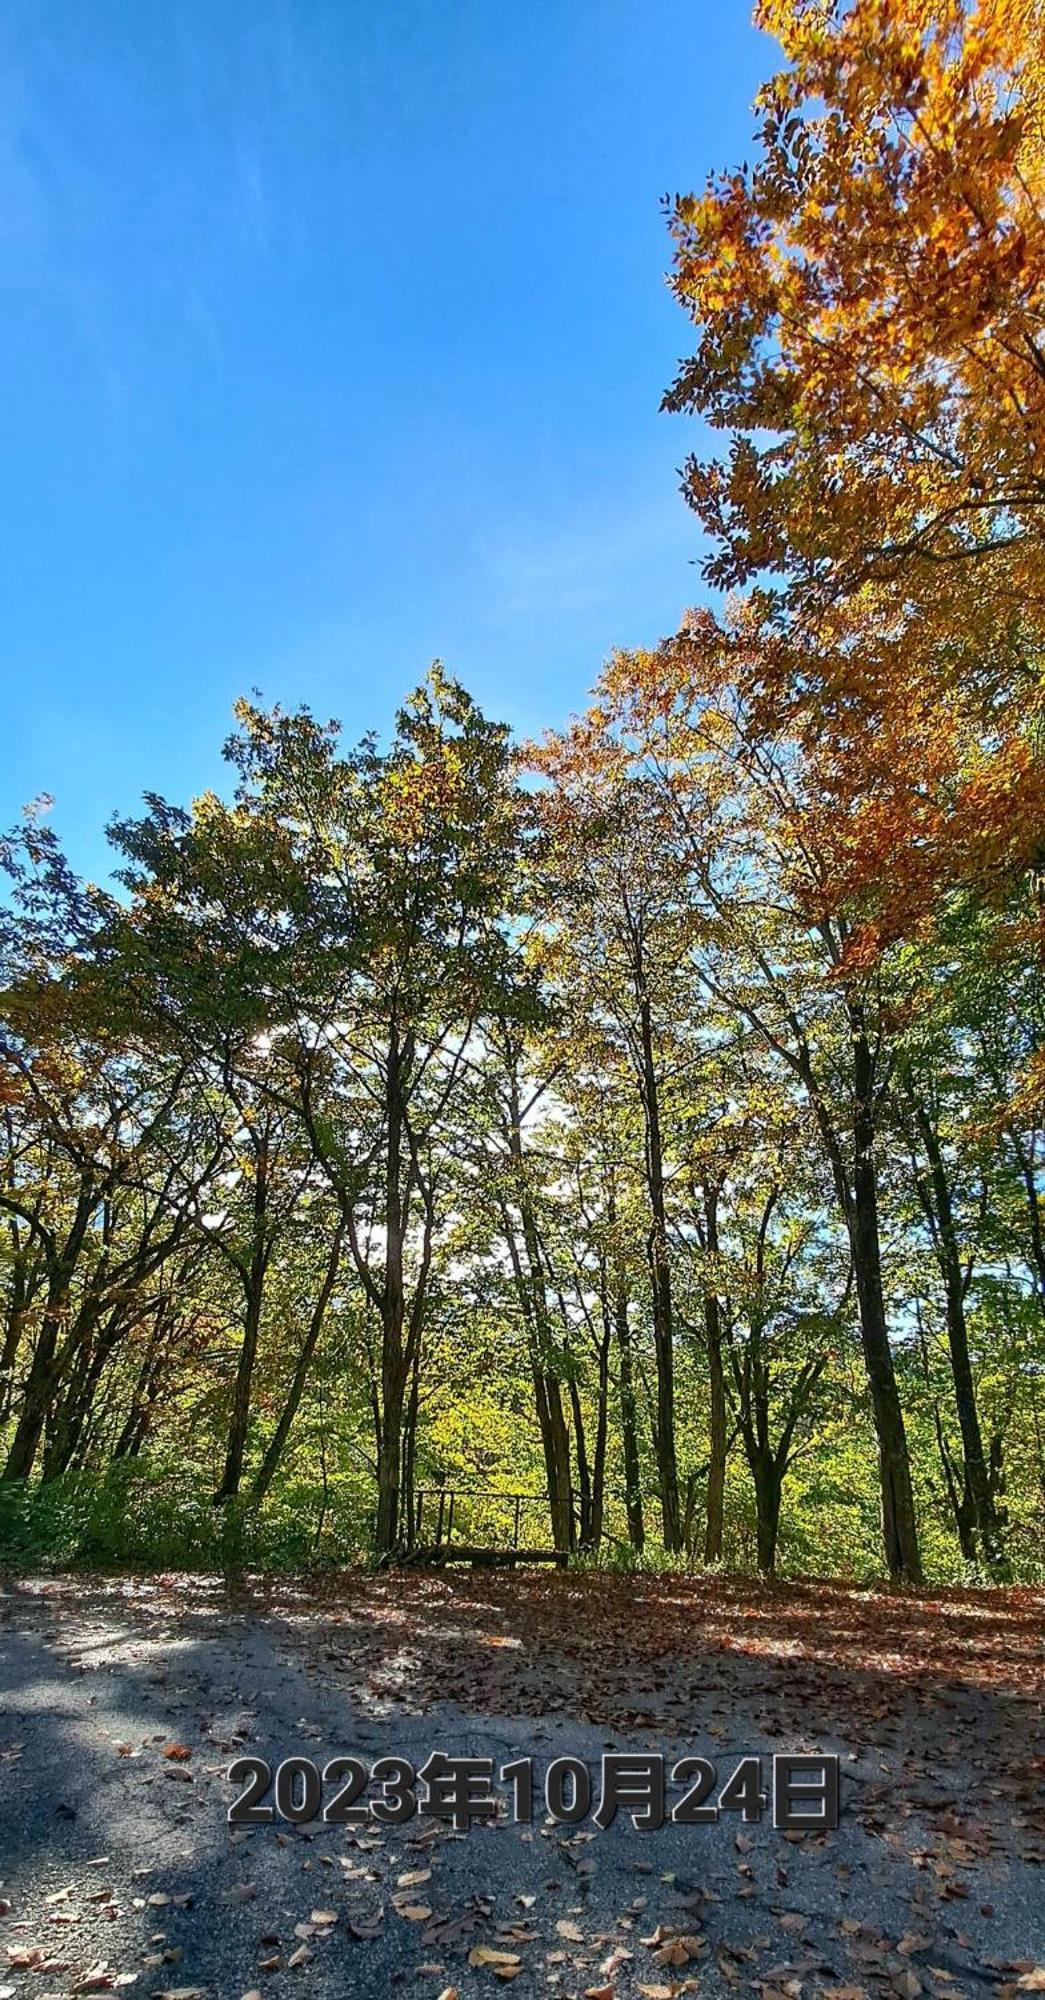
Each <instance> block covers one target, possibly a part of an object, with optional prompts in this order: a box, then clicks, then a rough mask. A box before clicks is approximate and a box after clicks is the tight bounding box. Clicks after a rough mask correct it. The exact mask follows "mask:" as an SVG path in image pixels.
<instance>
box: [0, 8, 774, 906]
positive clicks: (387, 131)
mask: <svg viewBox="0 0 1045 2000" xmlns="http://www.w3.org/2000/svg"><path fill="white" fill-rule="evenodd" d="M772 56H773V50H772V48H771V45H770V44H768V43H767V42H765V41H764V40H763V39H762V38H761V37H759V36H757V35H756V34H755V33H754V31H753V30H752V29H751V28H750V27H749V25H748V10H747V6H746V4H745V0H711V4H709V0H703V4H701V0H685V4H683V0H90V4H85V0H47V4H46V5H40V4H39V0H26V4H21V0H8V4H7V6H6V7H5V9H4V11H3V15H2V19H0V286H2V292H3V297H2V301H0V427H2V434H3V435H2V449H0V480H2V484H3V492H2V519H3V532H2V535H0V625H2V640H0V677H2V683H0V684H2V711H0V713H2V738H0V824H7V823H9V822H10V820H11V819H12V818H13V817H14V816H15V815H16V813H17V811H18V809H19V807H20V806H21V804H22V803H23V802H24V801H25V800H26V799H28V798H30V797H32V796H34V795H35V794H37V793H39V792H41V791H47V792H50V793H52V794H53V795H54V796H55V799H56V806H55V811H54V816H53V817H54V823H55V825H56V826H57V828H58V830H59V832H60V833H61V834H62V836H63V838H64V839H65V841H66V843H67V845H68V847H69V850H70V852H71V854H72V857H73V859H74V861H75V862H76V863H77V865H78V866H80V867H81V868H83V869H85V870H87V871H88V872H93V873H95V874H98V873H99V872H101V871H102V870H103V869H104V867H105V860H104V855H105V848H104V843H103V840H102V828H103V826H104V823H105V821H106V820H107V819H108V817H109V816H110V814H111V813H112V812H113V811H114V810H119V811H128V810H133V809H134V807H135V805H136V803H137V801H138V799H139V797H140V794H141V792H142V790H143V789H144V788H146V787H148V788H150V789H154V790H157V791H161V792H163V793H165V794H166V795H167V796H168V797H170V798H173V799H176V800H178V801H179V802H181V803H185V802H187V801H188V800H189V799H190V798H191V797H192V796H194V795H195V794H196V793H198V792H200V791H202V790H203V789H204V788H205V787H206V786H207V785H209V784H214V783H217V784H219V785H220V784H222V783H225V782H227V774H226V771H225V767H224V766H223V765H222V762H221V757H220V748H221V743H222V740H223V738H224V736H225V734H226V733H227V730H228V727H229V724H230V706H231V703H232V701H233V700H234V698H235V696H236V695H237V694H238V693H241V692H246V691H249V690H250V689H251V688H252V687H258V688H260V689H261V690H262V692H263V694H264V695H265V696H266V698H268V699H270V700H279V701H280V702H282V703H283V704H284V705H288V706H292V705H295V704H296V703H298V702H300V701H308V702H309V703H310V704H311V705H312V706H313V707H314V708H315V709H316V711H317V712H319V713H321V714H323V715H329V714H332V715H336V716H338V717H340V718H341V719H342V721H343V722H344V723H345V725H346V728H347V730H348V731H349V733H350V734H351V735H352V736H355V735H358V734H360V733H361V732H362V731H363V730H364V729H365V728H367V727H370V726H376V727H378V728H380V729H384V728H385V727H386V726H387V724H388V722H389V719H390V716H391V713H392V710H393V708H394V706H395V703H396V702H397V700H398V699H399V698H400V697H401V696H402V695H403V694H404V693H405V692H406V691H407V689H408V688H410V687H411V686H413V685H414V683H415V682H416V681H417V680H418V679H419V678H420V676H421V674H422V673H423V672H424V670H425V668H426V666H427V664H428V662H429V661H430V660H431V659H432V658H433V657H435V656H439V657H440V658H442V659H443V660H444V661H445V663H446V665H447V667H448V668H449V669H450V670H451V671H452V672H454V673H455V674H457V675H458V676H459V678H461V679H462V680H464V682H465V683H466V685H467V686H468V687H469V688H470V689H471V690H472V691H473V692H474V693H475V694H476V695H477V696H478V698H479V699H480V700H481V701H482V702H483V704H484V706H486V707H487V708H488V710H489V711H490V712H491V713H497V714H499V715H502V716H504V717H506V718H507V719H508V720H510V721H511V722H512V723H513V724H514V725H515V726H516V727H517V728H519V729H520V730H524V731H534V730H537V729H539V728H541V727H542V726H544V725H545V724H548V723H555V722H557V721H560V720H562V719H564V718H565V716H566V715H567V714H568V713H569V712H570V710H571V709H573V708H576V707H577V706H578V705H580V704H581V703H582V701H583V699H584V695H585V692H586V689H587V688H588V687H589V686H590V684H591V682H592V680H593V678H594V676H595V674H596V672H597V670H598V667H599V663H600V660H601V659H602V657H603V656H604V654H605V653H606V652H607V651H608V649H609V648H610V647H611V646H613V645H615V644H625V645H627V644H637V643H642V642H647V641H652V640H654V639H656V638H657V637H658V636H659V635H660V634H662V633H664V632H666V631H669V630H671V629H672V628H673V627H674V625H675V623H676V621H677V619H678V616H679V613H680V612H681V611H682V609H683V608H684V606H686V605H687V604H689V603H692V602H693V601H694V600H695V599H696V598H697V597H698V596H699V595H700V593H701V585H700V579H699V574H698V572H697V571H696V570H695V569H694V568H693V567H692V564H693V562H694V559H695V558H696V556H697V555H698V553H699V549H698V538H697V528H696V523H695V521H694V519H693V517H692V515H691V514H690V513H689V511H688V509H687V508H686V506H685V504H684V502H683V501H682V500H681V498H680V497H679V494H678V490H677V487H678V482H677V476H676V475H677V467H678V466H679V464H680V463H681V461H682V459H683V457H684V455H685V453H686V452H687V450H689V449H690V448H692V446H693V444H694V443H695V441H696V439H695V433H694V430H693V427H692V426H691V425H689V424H687V423H686V422H684V421H682V420H679V419H676V418H670V417H667V416H662V415H660V414H658V409H657V405H658V401H659V398H660V395H661V393H662V391H663V390H664V388H665V387H666V386H667V384H668V382H669V381H670V379H671V376H672V374H673V372H674V367H675V363H676V360H677V359H678V357H679V356H680V355H682V354H683V353H685V352H686V351H687V349H688V346H689V344H690V343H689V335H690V329H689V327H688V324H687V322H686V320H685V319H684V317H683V315H682V314H681V312H680V311H679V309H678V308H677V307H676V306H675V305H674V303H673V302H672V300H671V298H670V295H669V294H668V291H667V289H666V286H665V284H664V271H665V269H666V266H667V262H668V242H667V237H666V233H665V230H664V225H663V219H662V216H661V214H660V210H659V197H660V196H661V194H662V193H665V192H668V191H674V190H675V189H678V188H686V187H692V186H696V185H698V184H699V183H700V182H701V181H702V180H703V178H704V175H705V173H706V172H707V170H709V169H710V168H712V167H717V166H724V165H726V164H729V163H731V162H733V161H735V160H737V159H738V158H741V157H743V156H745V154H746V153H747V152H748V151H749V147H750V131H751V118H750V111H749V106H750V101H751V98H752V95H753V93H754V90H755V88H756V86H757V83H758V82H759V80H760V79H761V77H762V76H763V75H765V74H766V73H768V71H769V69H770V68H771V67H773V66H774V65H773V62H772Z"/></svg>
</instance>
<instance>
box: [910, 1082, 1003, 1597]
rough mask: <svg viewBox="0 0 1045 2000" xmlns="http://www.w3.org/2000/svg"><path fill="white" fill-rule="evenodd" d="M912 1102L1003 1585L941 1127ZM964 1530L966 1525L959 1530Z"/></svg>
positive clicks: (983, 1525) (982, 1510) (965, 1438)
mask: <svg viewBox="0 0 1045 2000" xmlns="http://www.w3.org/2000/svg"><path fill="white" fill-rule="evenodd" d="M910 1097H911V1103H912V1108H913V1111H914V1117H915V1123H916V1125H917V1127H918V1132H919V1135H920V1137H921V1141H922V1145H923V1147H924V1149H925V1157H926V1161H927V1164H928V1168H929V1173H928V1176H927V1178H926V1179H925V1180H924V1181H923V1183H922V1190H923V1196H924V1199H925V1201H926V1203H927V1204H928V1206H929V1208H930V1210H931V1213H932V1214H933V1215H934V1217H935V1221H936V1228H935V1231H934V1232H933V1236H934V1248H935V1250H936V1257H937V1262H938V1264H939V1267H940V1275H941V1277H942V1279H943V1286H944V1298H945V1303H946V1315H947V1345H948V1348H949V1351H950V1358H951V1374H952V1376H953V1379H954V1400H955V1404H956V1406H957V1411H958V1427H959V1429H960V1431H961V1436H962V1453H963V1456H964V1460H965V1468H964V1470H965V1479H964V1484H965V1485H966V1486H967V1488H968V1498H969V1501H970V1502H971V1506H972V1513H973V1518H974V1520H975V1523H976V1528H977V1531H978V1533H979V1538H980V1544H981V1548H982V1551H983V1558H984V1561H985V1562H986V1564H987V1567H988V1569H989V1571H990V1573H991V1575H992V1576H993V1577H994V1578H995V1580H996V1581H998V1580H1000V1579H1001V1578H1003V1577H1004V1576H1005V1575H1006V1573H1007V1565H1006V1561H1005V1551H1004V1546H1003V1538H1002V1531H1001V1523H1000V1522H999V1520H998V1516H997V1512H996V1510H995V1505H994V1495H993V1492H992V1490H991V1483H990V1475H989V1472H988V1468H987V1455H986V1453H985V1451H984V1448H983V1434H982V1432H981V1430H980V1416H979V1411H978V1409H977V1407H976V1385H975V1383H974V1381H973V1373H972V1361H971V1359H970V1355H969V1331H968V1326H967V1324H966V1319H965V1280H964V1275H963V1272H962V1258H961V1250H960V1247H959V1244H958V1231H957V1228H956V1225H955V1220H954V1205H953V1202H952V1200H951V1188H950V1183H949V1181H948V1179H947V1170H946V1167H945V1164H944V1158H943V1151H942V1148H941V1146H940V1138H939V1134H938V1132H937V1130H936V1126H935V1124H934V1122H933V1120H932V1119H931V1118H930V1116H929V1113H928V1111H927V1110H926V1108H925V1106H924V1105H923V1104H922V1103H921V1101H920V1100H919V1099H918V1098H916V1097H915V1095H914V1093H913V1091H912V1092H910ZM960 1527H961V1523H959V1529H960ZM963 1552H964V1551H963Z"/></svg>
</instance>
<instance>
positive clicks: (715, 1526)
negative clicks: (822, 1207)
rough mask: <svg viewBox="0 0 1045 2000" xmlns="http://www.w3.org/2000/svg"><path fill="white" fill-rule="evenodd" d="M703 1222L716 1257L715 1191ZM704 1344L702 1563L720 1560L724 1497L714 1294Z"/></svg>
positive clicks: (707, 1199)
mask: <svg viewBox="0 0 1045 2000" xmlns="http://www.w3.org/2000/svg"><path fill="white" fill-rule="evenodd" d="M704 1223H705V1234H706V1243H707V1249H708V1251H709V1253H710V1254H711V1255H712V1256H717V1255H718V1189H717V1188H716V1187H705V1189H704ZM704 1344H705V1346H706V1348H707V1354H708V1387H709V1392H710V1408H709V1437H708V1452H709V1464H708V1499H707V1521H706V1524H705V1529H704V1561H705V1562H706V1563H718V1562H721V1560H722V1527H723V1518H724V1512H725V1498H726V1384H725V1376H724V1371H723V1367H722V1320H721V1307H720V1304H719V1300H718V1298H717V1296H716V1294H715V1293H714V1292H705V1294H704Z"/></svg>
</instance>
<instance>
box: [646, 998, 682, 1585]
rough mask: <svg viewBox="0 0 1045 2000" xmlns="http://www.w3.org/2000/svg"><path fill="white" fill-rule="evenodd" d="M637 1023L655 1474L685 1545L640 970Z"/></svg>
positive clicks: (664, 1232)
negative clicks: (653, 1368)
mask: <svg viewBox="0 0 1045 2000" xmlns="http://www.w3.org/2000/svg"><path fill="white" fill-rule="evenodd" d="M638 984H639V1028H640V1035H641V1042H642V1104H643V1111H644V1113H645V1126H646V1181H647V1189H648V1193H649V1203H650V1217H651V1220H650V1229H649V1235H648V1237H647V1240H646V1254H647V1258H648V1261H649V1273H650V1289H651V1292H652V1297H653V1340H654V1348H655V1353H656V1362H657V1422H656V1440H657V1474H658V1482H659V1486H660V1508H661V1523H662V1529H663V1535H664V1547H665V1548H666V1549H667V1550H668V1551H669V1552H674V1551H676V1550H678V1549H680V1548H681V1547H682V1534H681V1523H680V1520H679V1483H678V1461H677V1458H676V1452H675V1315H674V1306H673V1301H672V1293H671V1264H670V1259H669V1254H668V1223H667V1205H666V1201H665V1189H664V1153H663V1143H662V1139H661V1129H660V1098H659V1089H658V1084H657V1069H656V1061H655V1058H654V1050H653V1024H652V1017H651V1012H650V1004H649V997H648V994H647V992H646V989H645V985H644V984H643V981H642V976H641V973H640V976H639V981H638Z"/></svg>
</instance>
